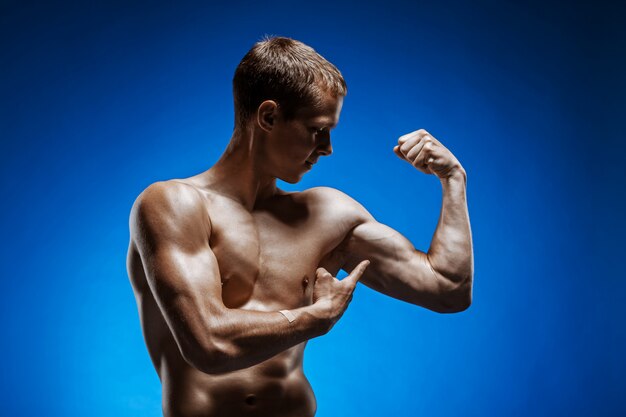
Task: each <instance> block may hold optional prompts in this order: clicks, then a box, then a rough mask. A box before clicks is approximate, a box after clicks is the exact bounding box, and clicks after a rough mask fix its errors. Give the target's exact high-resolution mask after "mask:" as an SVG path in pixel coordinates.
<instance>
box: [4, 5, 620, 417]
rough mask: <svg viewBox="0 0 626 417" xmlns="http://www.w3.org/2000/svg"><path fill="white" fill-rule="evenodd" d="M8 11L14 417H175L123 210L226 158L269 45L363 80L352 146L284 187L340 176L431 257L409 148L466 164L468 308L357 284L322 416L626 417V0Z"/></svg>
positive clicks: (343, 185) (314, 351) (423, 198)
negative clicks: (445, 310) (420, 132)
mask: <svg viewBox="0 0 626 417" xmlns="http://www.w3.org/2000/svg"><path fill="white" fill-rule="evenodd" d="M0 4H1V5H0V46H1V48H0V53H1V59H0V62H1V64H0V100H1V101H0V105H1V107H0V111H1V113H0V116H1V118H0V138H1V149H0V162H1V163H0V169H1V170H2V172H1V175H0V187H1V188H0V191H1V195H2V216H1V218H0V228H1V230H2V234H3V236H4V241H3V248H2V251H1V255H0V256H1V258H0V261H1V262H2V288H1V289H0V290H1V291H0V297H1V303H0V309H1V319H2V322H1V325H2V330H3V337H2V343H1V347H0V356H1V357H2V361H3V363H2V372H0V375H1V376H0V378H2V379H1V380H0V414H2V415H6V416H37V415H45V416H87V415H89V416H112V415H115V416H158V415H160V399H161V394H160V384H159V381H158V378H157V375H156V372H155V371H154V369H153V368H152V365H151V363H150V360H149V357H148V354H147V351H146V348H145V346H144V343H143V339H142V336H141V331H140V327H139V320H138V316H137V311H136V307H135V301H134V298H133V294H132V291H131V288H130V285H129V282H128V279H127V275H126V271H125V255H126V249H127V244H128V237H129V235H128V213H129V209H130V207H131V205H132V202H133V201H134V199H135V197H136V196H137V195H138V194H139V193H140V192H141V190H142V189H144V188H145V187H146V186H147V185H149V184H150V183H152V182H154V181H157V180H162V179H169V178H175V177H185V176H190V175H193V174H196V173H198V172H201V171H203V170H205V169H207V168H208V167H209V166H210V165H211V164H212V163H214V162H215V161H216V160H217V158H218V157H219V155H220V154H221V152H222V151H223V150H224V148H225V146H226V144H227V142H228V139H229V137H230V133H231V128H232V125H233V115H232V104H231V103H232V97H231V79H232V74H233V72H234V69H235V67H236V65H237V64H238V62H239V60H240V59H241V57H242V56H243V55H244V54H245V52H246V51H247V50H248V49H249V48H250V47H251V46H252V44H253V43H254V42H255V41H257V40H258V39H260V38H261V37H262V36H263V35H264V34H275V35H284V36H290V37H293V38H296V39H299V40H301V41H304V42H305V43H308V44H310V45H311V46H313V47H314V48H316V50H318V51H319V52H320V53H321V54H322V55H324V56H325V57H326V58H327V59H329V60H330V61H332V62H333V63H335V64H336V65H337V66H338V67H339V68H340V70H341V71H342V72H343V74H344V76H345V78H346V80H347V82H348V87H349V92H348V96H347V98H346V101H345V105H344V111H343V113H342V118H341V123H340V125H339V127H338V128H337V129H336V130H335V133H334V136H333V138H334V143H333V145H334V150H335V153H334V154H333V156H332V157H330V158H324V159H323V160H322V161H321V162H320V164H318V165H317V166H316V168H315V169H314V170H313V171H312V172H310V173H309V174H308V175H307V176H306V177H305V178H304V180H303V181H302V182H301V183H300V184H298V185H296V186H295V187H294V186H286V188H288V189H292V190H293V189H304V188H308V187H311V186H315V185H328V186H333V187H337V188H339V189H341V190H343V191H345V192H346V193H348V194H350V195H351V196H353V197H354V198H356V199H357V200H359V201H360V202H361V203H363V204H364V205H365V206H366V207H367V208H368V209H369V210H370V211H371V212H372V213H373V214H374V215H375V216H376V217H377V218H378V220H379V221H381V222H384V223H387V224H389V225H390V226H392V227H394V228H396V229H397V230H399V231H400V232H402V233H404V234H405V235H406V236H407V237H408V238H409V239H410V240H411V241H412V242H413V243H414V244H415V246H416V247H417V248H420V249H422V250H427V249H428V245H429V243H430V239H431V237H432V234H433V232H434V229H435V226H436V224H437V219H438V216H439V209H440V205H441V186H440V183H439V181H438V180H437V179H436V178H435V177H433V176H428V175H424V174H422V173H420V172H418V171H416V170H414V169H412V168H411V167H410V166H409V165H408V164H406V163H402V162H401V161H400V160H398V159H397V158H396V157H395V155H394V154H393V152H392V146H393V144H394V142H395V141H396V139H397V137H398V136H400V135H402V134H404V133H407V132H410V131H413V130H416V129H418V128H426V129H427V130H429V132H430V133H432V134H433V135H434V136H435V137H436V138H438V139H439V140H440V141H441V142H442V143H443V144H444V145H445V146H447V147H448V148H449V149H450V150H451V151H452V152H453V153H454V154H455V155H456V156H457V157H458V159H459V160H460V161H461V163H462V164H463V165H464V167H465V168H466V170H467V172H468V201H469V209H470V217H471V224H472V230H473V238H474V251H475V289H474V303H473V305H472V307H471V308H470V309H469V310H468V311H466V312H463V313H461V314H454V315H439V314H436V313H433V312H430V311H427V310H424V309H421V308H418V307H414V306H411V305H408V304H404V303H402V302H399V301H396V300H393V299H390V298H387V297H385V296H382V295H380V294H377V293H375V292H373V291H371V290H370V289H368V288H366V287H363V286H360V287H359V288H358V290H357V293H356V295H355V297H354V300H353V302H352V304H351V306H350V308H349V310H348V311H347V313H346V314H345V316H344V317H343V318H342V320H341V321H340V322H339V323H338V325H337V326H336V327H335V328H334V329H333V330H332V332H331V333H329V334H328V335H327V336H325V337H323V338H319V339H315V340H312V341H311V342H310V344H309V346H308V348H307V354H306V357H305V368H306V373H307V375H308V376H309V378H310V380H311V383H312V385H313V387H314V389H315V391H316V394H317V398H318V403H319V409H318V416H320V417H324V416H339V415H341V416H380V415H398V416H413V415H426V416H531V415H532V416H555V415H569V416H589V415H596V416H618V415H620V416H621V415H626V403H625V402H624V400H623V395H624V392H625V388H626V383H625V381H624V378H625V377H624V375H626V363H625V361H624V352H626V331H625V328H626V326H624V324H623V321H624V318H625V314H624V309H623V305H622V303H623V300H624V296H625V295H626V284H625V283H624V267H623V265H622V261H623V259H624V245H623V237H624V220H623V214H624V213H625V212H626V210H625V208H626V207H625V204H624V199H623V198H622V197H623V196H622V190H621V188H623V187H624V179H626V175H625V168H624V166H625V164H624V162H623V158H622V154H623V151H624V145H623V144H622V143H621V139H623V130H622V127H621V126H619V125H618V120H619V119H618V117H620V116H621V120H622V121H623V119H624V117H623V116H624V109H625V103H624V97H625V96H626V94H625V84H626V83H625V81H624V78H623V77H622V75H623V74H624V72H625V71H626V68H625V65H624V61H623V60H622V55H623V53H624V50H625V46H626V38H625V36H624V31H623V30H622V29H621V28H620V25H619V21H620V20H623V18H624V16H625V15H624V11H623V10H620V9H618V8H617V7H616V6H609V5H608V3H607V4H602V3H597V2H596V3H595V5H594V6H593V7H592V6H590V5H586V4H585V3H581V2H564V3H563V4H558V3H546V2H526V3H524V4H522V3H511V2H507V3H505V2H499V1H495V0H494V1H485V0H479V1H473V2H465V3H461V2H449V1H438V2H436V4H433V3H430V4H429V3H423V2H417V1H416V2H410V3H408V2H407V3H403V2H398V1H394V0H388V1H385V2H380V3H379V4H374V3H357V2H354V3H351V2H345V1H331V2H316V3H303V4H297V3H291V2H284V3H283V2H280V1H277V2H253V1H249V2H237V1H232V2H228V3H227V4H224V5H220V6H219V7H217V6H211V5H208V3H201V2H199V3H195V4H194V3H182V2H179V3H177V4H174V2H157V3H154V2H152V3H151V4H147V3H146V4H143V3H140V2H67V3H62V2H48V3H41V4H35V3H32V2H28V1H19V2H18V1H2V3H0Z"/></svg>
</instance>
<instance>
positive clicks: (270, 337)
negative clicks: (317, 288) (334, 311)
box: [193, 306, 328, 373]
mask: <svg viewBox="0 0 626 417" xmlns="http://www.w3.org/2000/svg"><path fill="white" fill-rule="evenodd" d="M289 312H290V313H291V314H292V315H293V321H292V322H290V321H289V319H288V318H287V317H286V316H285V315H283V314H282V313H280V312H278V311H276V312H263V311H253V310H241V309H226V308H224V309H221V311H219V312H217V311H213V312H211V314H209V319H208V320H207V321H208V323H207V325H206V326H207V328H208V330H207V333H208V334H209V335H210V337H207V338H205V340H207V341H208V342H205V343H203V344H201V345H199V346H202V347H201V348H200V350H199V351H195V352H194V353H193V354H194V360H193V362H194V363H193V365H194V366H196V367H197V368H198V369H200V370H202V371H204V372H207V373H224V372H232V371H235V370H237V369H243V368H247V367H250V366H253V365H256V364H258V363H260V362H263V361H264V360H267V359H269V358H271V357H273V356H274V355H276V354H278V353H280V352H282V351H284V350H286V349H289V348H291V347H293V346H295V345H298V344H300V343H302V342H304V341H306V340H309V339H311V338H314V337H317V336H320V335H322V334H324V333H326V332H327V331H328V328H327V327H328V326H326V322H325V320H323V319H321V318H320V316H319V315H318V314H316V311H315V307H314V306H307V307H301V308H297V309H293V310H289ZM287 314H289V313H287Z"/></svg>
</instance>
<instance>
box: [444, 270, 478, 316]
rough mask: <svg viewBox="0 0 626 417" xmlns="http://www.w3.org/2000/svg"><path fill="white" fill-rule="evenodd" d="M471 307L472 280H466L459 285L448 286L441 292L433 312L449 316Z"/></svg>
mask: <svg viewBox="0 0 626 417" xmlns="http://www.w3.org/2000/svg"><path fill="white" fill-rule="evenodd" d="M471 305H472V279H471V278H466V279H464V280H462V281H461V282H460V283H454V284H452V285H450V286H449V287H448V288H447V289H446V290H445V291H443V292H442V294H441V296H440V298H439V303H438V305H437V308H435V311H436V312H438V313H444V314H450V313H460V312H462V311H465V310H467V309H468V308H470V306H471Z"/></svg>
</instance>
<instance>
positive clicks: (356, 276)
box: [342, 259, 370, 287]
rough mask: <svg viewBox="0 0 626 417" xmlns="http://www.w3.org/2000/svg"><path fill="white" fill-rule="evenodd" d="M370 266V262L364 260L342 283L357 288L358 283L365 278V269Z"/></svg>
mask: <svg viewBox="0 0 626 417" xmlns="http://www.w3.org/2000/svg"><path fill="white" fill-rule="evenodd" d="M369 264H370V261H369V260H367V259H366V260H364V261H361V262H360V263H359V264H358V265H357V266H356V267H355V268H354V269H353V270H352V272H350V275H348V276H347V277H345V278H344V279H343V280H342V281H346V282H347V283H348V284H350V285H351V286H353V287H354V286H356V283H357V282H359V280H360V279H361V277H362V276H363V273H364V272H365V269H366V268H367V266H368V265H369Z"/></svg>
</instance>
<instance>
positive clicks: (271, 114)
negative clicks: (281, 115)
mask: <svg viewBox="0 0 626 417" xmlns="http://www.w3.org/2000/svg"><path fill="white" fill-rule="evenodd" d="M277 115H278V104H277V103H276V102H275V101H274V100H265V101H264V102H263V103H261V104H260V105H259V108H258V109H257V113H256V122H257V124H258V125H259V126H260V127H261V129H263V130H265V131H266V132H269V131H271V130H272V129H273V128H274V123H275V121H276V116H277Z"/></svg>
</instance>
